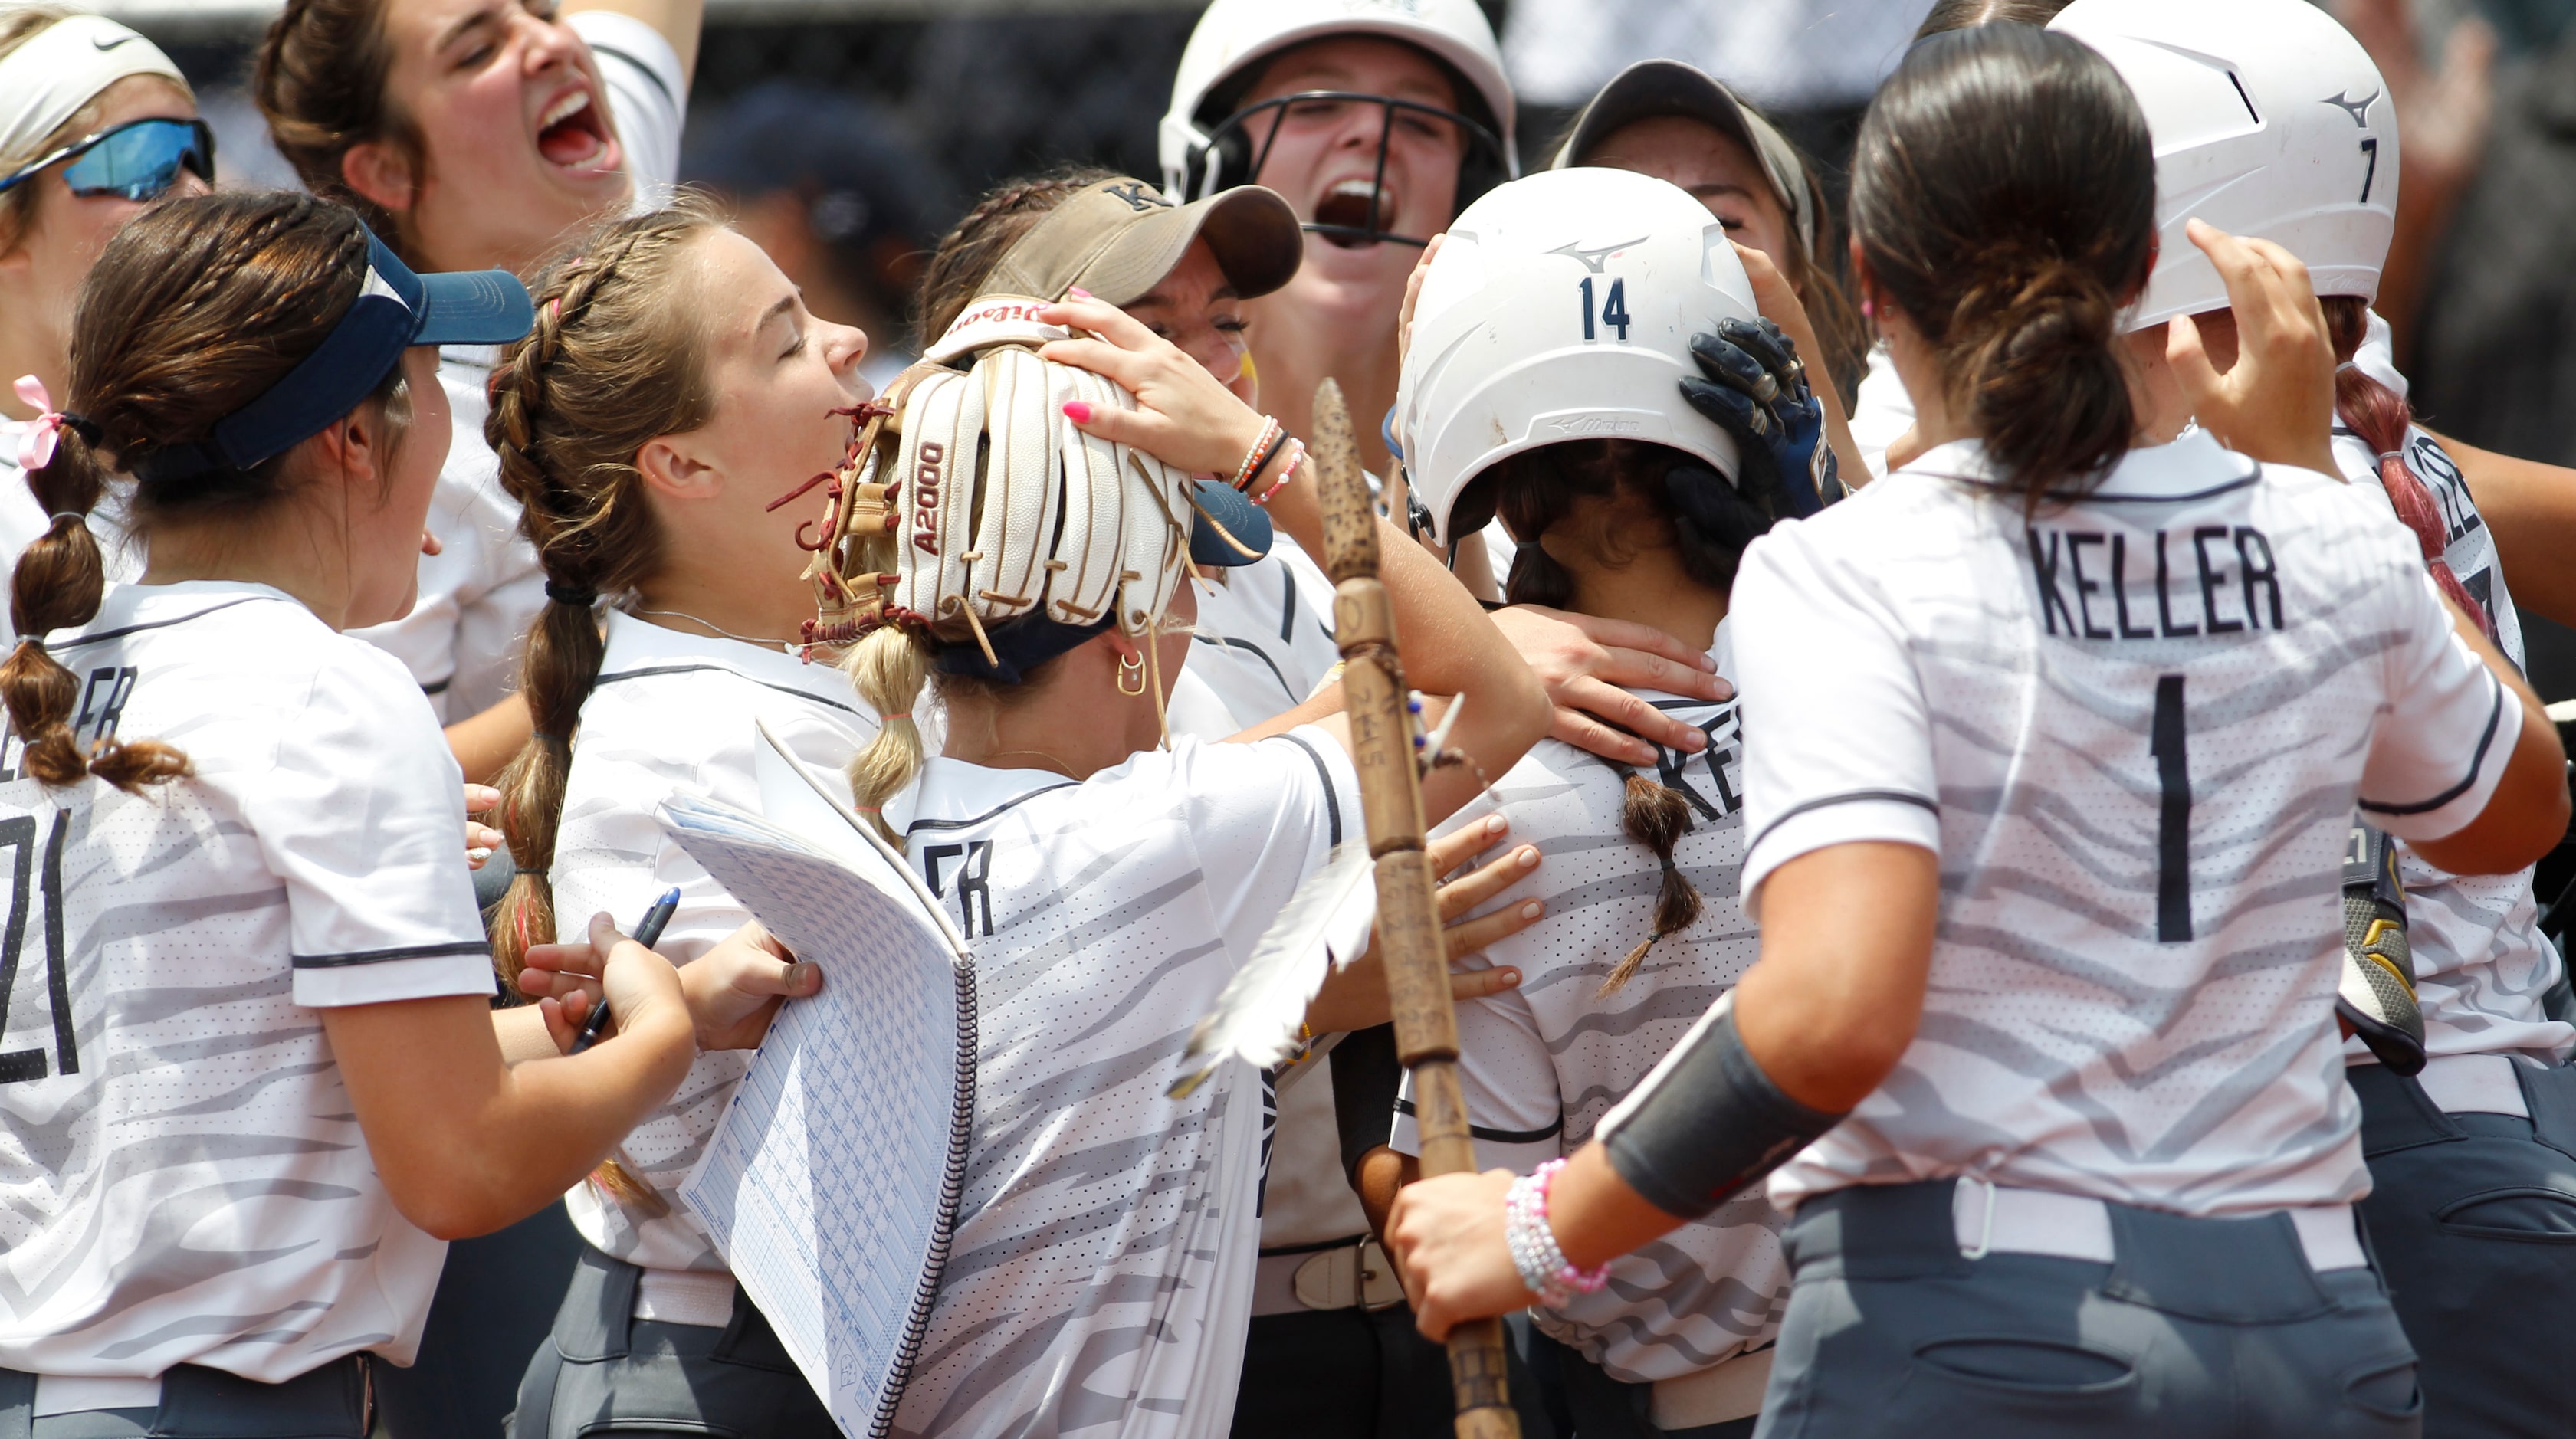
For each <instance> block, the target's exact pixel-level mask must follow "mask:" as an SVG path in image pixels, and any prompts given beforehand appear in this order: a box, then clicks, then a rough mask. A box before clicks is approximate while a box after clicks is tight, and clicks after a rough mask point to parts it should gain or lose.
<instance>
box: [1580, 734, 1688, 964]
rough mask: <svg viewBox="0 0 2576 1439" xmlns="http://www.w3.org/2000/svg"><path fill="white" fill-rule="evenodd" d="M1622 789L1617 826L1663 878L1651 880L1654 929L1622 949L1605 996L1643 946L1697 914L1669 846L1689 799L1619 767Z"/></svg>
mask: <svg viewBox="0 0 2576 1439" xmlns="http://www.w3.org/2000/svg"><path fill="white" fill-rule="evenodd" d="M1625 773H1626V776H1627V791H1626V793H1625V794H1623V795H1622V796H1621V797H1620V801H1619V827H1620V828H1621V829H1623V830H1625V831H1627V834H1628V838H1630V839H1633V840H1635V841H1636V842H1637V843H1639V844H1642V845H1644V846H1645V847H1646V848H1648V849H1651V850H1653V851H1654V852H1655V862H1656V863H1657V864H1660V865H1662V866H1663V870H1664V872H1663V877H1662V878H1661V879H1660V880H1658V881H1657V882H1656V885H1655V929H1654V933H1652V934H1649V935H1647V936H1646V938H1645V942H1644V943H1642V944H1639V945H1638V946H1637V947H1636V948H1635V949H1632V950H1630V951H1628V956H1627V958H1625V959H1622V960H1620V961H1619V963H1618V966H1617V967H1616V968H1614V969H1612V970H1611V971H1610V975H1609V977H1608V978H1607V979H1604V980H1602V981H1601V991H1600V992H1601V993H1602V994H1603V995H1608V994H1610V993H1611V992H1613V991H1614V990H1616V989H1618V988H1619V986H1621V985H1623V984H1626V983H1627V982H1628V981H1629V979H1630V978H1632V977H1633V976H1635V974H1636V973H1637V966H1639V965H1641V964H1644V963H1645V962H1646V951H1647V950H1650V949H1652V948H1654V947H1655V941H1656V940H1659V939H1662V938H1663V937H1664V936H1665V935H1668V934H1673V933H1676V932H1678V931H1680V930H1684V929H1688V928H1689V927H1690V926H1691V923H1692V921H1694V920H1696V919H1698V918H1699V910H1700V897H1699V888H1698V886H1696V885H1693V884H1692V883H1691V882H1690V880H1689V879H1687V878H1685V877H1684V876H1683V874H1682V871H1681V866H1679V865H1677V864H1675V863H1673V846H1674V845H1676V844H1679V843H1681V838H1682V836H1683V835H1686V834H1688V833H1690V829H1691V812H1690V800H1689V799H1688V798H1686V797H1685V796H1684V795H1683V794H1682V792H1681V791H1679V790H1677V789H1674V788H1673V787H1672V786H1670V785H1667V784H1659V783H1657V782H1655V781H1654V780H1650V779H1648V778H1646V777H1645V776H1644V775H1641V774H1639V773H1637V772H1636V771H1635V770H1628V771H1626V772H1625Z"/></svg>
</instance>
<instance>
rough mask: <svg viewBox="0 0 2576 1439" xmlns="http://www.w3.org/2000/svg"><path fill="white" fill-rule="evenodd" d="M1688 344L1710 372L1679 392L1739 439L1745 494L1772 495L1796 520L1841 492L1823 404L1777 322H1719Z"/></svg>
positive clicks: (1684, 383)
mask: <svg viewBox="0 0 2576 1439" xmlns="http://www.w3.org/2000/svg"><path fill="white" fill-rule="evenodd" d="M1690 350H1691V358H1692V359H1694V360H1696V361H1698V362H1699V369H1700V373H1701V374H1702V375H1705V376H1707V377H1708V378H1706V379H1693V378H1689V377H1685V378H1684V379H1683V380H1682V382H1681V386H1682V398H1683V399H1685V400H1688V401H1690V406H1691V408H1692V409H1694V410H1697V411H1699V412H1700V413H1701V414H1703V415H1706V416H1707V417H1708V418H1709V419H1710V420H1711V421H1713V422H1715V423H1716V424H1717V426H1718V427H1719V428H1720V429H1723V430H1725V431H1726V432H1727V433H1728V434H1730V435H1732V436H1734V437H1735V446H1736V449H1737V450H1738V451H1739V452H1740V453H1741V454H1742V455H1743V457H1744V458H1743V469H1744V473H1743V474H1742V475H1741V476H1739V479H1740V481H1741V482H1742V488H1743V491H1744V493H1746V494H1748V495H1762V494H1767V495H1770V496H1772V497H1773V499H1774V503H1775V504H1776V505H1777V506H1778V509H1779V513H1780V514H1781V515H1782V516H1783V517H1799V518H1803V517H1805V516H1807V515H1812V514H1814V513H1815V512H1816V511H1818V510H1820V509H1823V508H1824V507H1825V504H1826V502H1827V498H1828V497H1829V496H1839V495H1840V494H1841V493H1842V483H1841V479H1840V477H1839V475H1838V473H1837V471H1836V468H1835V465H1834V450H1833V446H1831V445H1829V444H1826V443H1825V407H1824V404H1823V402H1822V401H1820V400H1818V399H1817V398H1816V392H1815V389H1814V387H1813V386H1811V385H1809V384H1808V383H1807V367H1806V366H1805V365H1804V364H1802V363H1800V361H1799V359H1798V347H1797V346H1796V345H1795V344H1793V343H1791V342H1790V339H1789V337H1788V336H1787V335H1785V334H1782V333H1781V331H1780V327H1779V326H1777V325H1775V324H1772V323H1771V322H1770V321H1769V320H1720V321H1718V322H1717V331H1716V333H1714V334H1701V335H1693V336H1692V337H1691V342H1690Z"/></svg>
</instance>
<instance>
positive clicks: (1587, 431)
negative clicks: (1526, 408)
mask: <svg viewBox="0 0 2576 1439" xmlns="http://www.w3.org/2000/svg"><path fill="white" fill-rule="evenodd" d="M1546 424H1547V427H1548V428H1549V429H1551V430H1554V431H1556V432H1557V433H1558V434H1560V435H1564V436H1566V437H1567V438H1569V439H1570V438H1573V437H1575V436H1578V435H1633V434H1636V433H1638V432H1640V431H1642V430H1644V429H1645V428H1646V427H1645V425H1644V424H1643V423H1642V422H1640V421H1637V420H1616V419H1612V418H1611V417H1609V416H1608V415H1574V416H1569V417H1568V418H1566V419H1562V420H1549V421H1547V422H1546Z"/></svg>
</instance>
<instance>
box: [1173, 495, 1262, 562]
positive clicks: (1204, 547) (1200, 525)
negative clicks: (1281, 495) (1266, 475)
mask: <svg viewBox="0 0 2576 1439" xmlns="http://www.w3.org/2000/svg"><path fill="white" fill-rule="evenodd" d="M1190 504H1191V506H1192V507H1193V509H1194V511H1195V513H1196V518H1195V519H1194V520H1193V521H1192V522H1191V524H1190V560H1191V562H1192V563H1194V564H1202V565H1216V566H1220V567H1224V568H1231V567H1233V566H1236V565H1248V564H1251V563H1252V562H1253V561H1254V560H1257V559H1259V558H1261V557H1262V556H1263V555H1266V554H1268V553H1270V516H1269V514H1268V513H1267V512H1266V511H1264V510H1263V509H1262V508H1261V507H1260V506H1259V505H1256V504H1254V503H1253V502H1252V500H1251V498H1250V497H1249V496H1247V495H1245V494H1244V493H1243V492H1242V491H1241V490H1238V489H1236V488H1235V487H1234V486H1232V485H1229V484H1224V483H1222V482H1219V481H1216V480H1199V481H1196V482H1194V484H1193V487H1192V489H1191V492H1190Z"/></svg>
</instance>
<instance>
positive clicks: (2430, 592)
mask: <svg viewBox="0 0 2576 1439" xmlns="http://www.w3.org/2000/svg"><path fill="white" fill-rule="evenodd" d="M2406 569H2407V570H2408V571H2411V573H2410V574H2407V575H2406V576H2404V577H2403V578H2401V579H2400V581H2399V582H2398V583H2396V584H2392V585H2390V586H2388V591H2389V598H2390V600H2391V602H2392V605H2393V607H2394V608H2395V610H2396V614H2395V615H2394V616H2393V620H2394V629H2395V632H2396V634H2397V636H2398V639H2397V642H2396V643H2395V644H2394V645H2392V646H2391V647H2390V649H2389V651H2388V654H2387V657H2386V663H2387V667H2388V680H2387V683H2388V691H2387V694H2388V708H2387V709H2386V710H2384V711H2383V712H2382V713H2381V715H2380V718H2379V723H2378V725H2377V726H2375V727H2374V729H2373V731H2372V734H2371V744H2370V757H2369V759H2368V761H2367V762H2366V763H2365V764H2364V766H2363V768H2362V775H2361V800H2360V804H2361V812H2362V815H2363V817H2365V818H2367V819H2368V820H2370V822H2371V823H2373V824H2376V825H2378V826H2379V827H2380V828H2382V829H2384V830H2387V831H2388V832H2389V833H2390V834H2393V835H2396V836H2398V837H2399V838H2401V839H2410V840H2429V839H2440V838H2442V837H2443V836H2445V835H2449V834H2455V833H2457V832H2458V831H2459V830H2460V829H2462V828H2463V827H2465V826H2466V825H2467V824H2468V823H2469V821H2471V820H2473V819H2476V818H2477V817H2478V813H2479V811H2481V810H2483V809H2485V808H2486V805H2487V800H2488V799H2489V798H2490V797H2492V796H2493V795H2494V794H2495V788H2496V782H2497V781H2498V780H2500V779H2502V778H2503V776H2504V767H2505V762H2506V761H2507V760H2508V759H2509V758H2511V756H2512V754H2513V749H2514V742H2515V741H2516V740H2518V739H2520V738H2521V736H2522V705H2521V704H2520V702H2519V701H2518V700H2517V699H2516V698H2515V697H2514V696H2513V695H2512V694H2510V693H2508V692H2507V691H2506V689H2505V686H2504V683H2503V681H2501V680H2499V679H2497V678H2496V676H2495V674H2494V673H2493V672H2492V671H2490V670H2489V669H2488V668H2487V667H2486V663H2485V661H2483V660H2481V659H2479V658H2478V656H2477V654H2476V653H2475V652H2474V651H2472V650H2471V649H2470V648H2469V646H2468V644H2467V642H2466V641H2464V640H2462V639H2461V638H2460V637H2459V635H2458V634H2456V633H2455V632H2454V631H2453V630H2452V628H2451V611H2450V608H2449V607H2448V606H2446V605H2445V604H2443V603H2442V595H2441V591H2440V590H2439V589H2437V588H2436V587H2435V586H2434V584H2433V577H2432V576H2431V575H2430V574H2427V573H2425V571H2424V570H2423V568H2422V566H2420V565H2416V564H2408V565H2407V566H2406Z"/></svg>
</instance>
